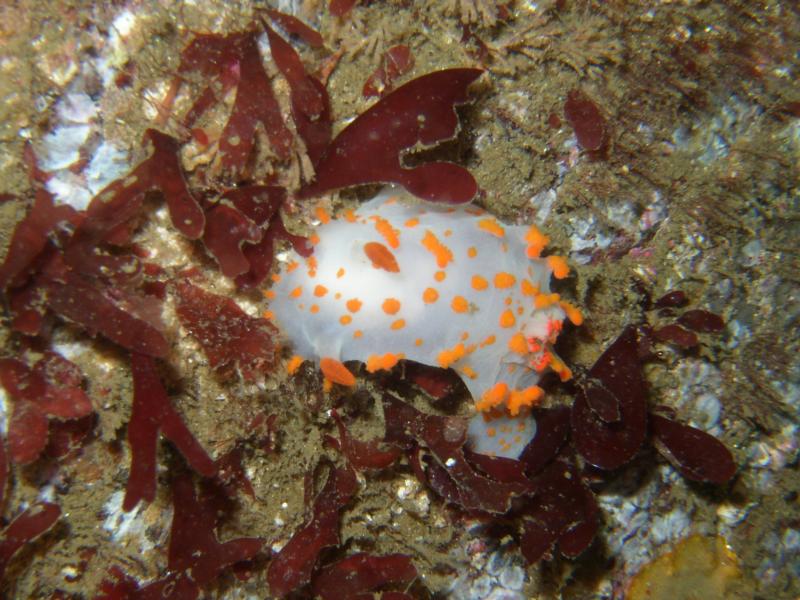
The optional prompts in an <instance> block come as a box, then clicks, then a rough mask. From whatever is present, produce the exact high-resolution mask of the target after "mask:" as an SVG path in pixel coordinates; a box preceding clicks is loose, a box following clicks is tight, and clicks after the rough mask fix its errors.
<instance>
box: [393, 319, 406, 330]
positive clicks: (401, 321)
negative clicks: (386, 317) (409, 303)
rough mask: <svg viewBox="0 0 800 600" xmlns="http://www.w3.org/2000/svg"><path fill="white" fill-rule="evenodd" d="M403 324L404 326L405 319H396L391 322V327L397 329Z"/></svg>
mask: <svg viewBox="0 0 800 600" xmlns="http://www.w3.org/2000/svg"><path fill="white" fill-rule="evenodd" d="M405 326H406V320H405V319H397V320H396V321H393V322H392V325H391V328H392V329H394V330H395V331H397V330H399V329H402V328H403V327H405Z"/></svg>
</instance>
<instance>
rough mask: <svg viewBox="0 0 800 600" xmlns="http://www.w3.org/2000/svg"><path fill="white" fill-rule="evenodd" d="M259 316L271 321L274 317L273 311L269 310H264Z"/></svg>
mask: <svg viewBox="0 0 800 600" xmlns="http://www.w3.org/2000/svg"><path fill="white" fill-rule="evenodd" d="M261 316H262V317H263V318H265V319H267V320H268V321H271V320H272V319H274V318H275V313H274V312H272V311H271V310H265V311H264V312H263V313H261Z"/></svg>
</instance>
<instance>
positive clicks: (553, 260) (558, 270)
mask: <svg viewBox="0 0 800 600" xmlns="http://www.w3.org/2000/svg"><path fill="white" fill-rule="evenodd" d="M547 264H548V265H550V269H552V271H553V277H555V278H556V279H564V277H566V276H567V275H569V265H567V259H565V258H564V257H563V256H548V257H547Z"/></svg>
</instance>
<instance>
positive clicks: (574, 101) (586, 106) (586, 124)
mask: <svg viewBox="0 0 800 600" xmlns="http://www.w3.org/2000/svg"><path fill="white" fill-rule="evenodd" d="M564 116H565V117H566V118H567V121H569V123H570V125H572V128H573V129H574V130H575V137H577V138H578V144H580V146H581V148H583V149H584V150H587V151H589V152H600V151H602V150H603V149H605V147H606V146H607V145H608V125H607V123H606V119H605V117H604V116H603V114H602V113H601V112H600V109H599V108H597V104H595V103H594V102H593V101H592V100H591V98H589V97H588V96H587V95H586V94H584V93H583V92H581V91H580V90H572V91H571V92H570V93H569V94H567V100H566V102H564Z"/></svg>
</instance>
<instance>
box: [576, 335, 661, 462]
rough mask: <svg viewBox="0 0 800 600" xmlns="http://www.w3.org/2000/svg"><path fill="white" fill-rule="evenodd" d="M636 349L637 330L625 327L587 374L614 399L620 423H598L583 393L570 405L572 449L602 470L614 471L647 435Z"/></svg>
mask: <svg viewBox="0 0 800 600" xmlns="http://www.w3.org/2000/svg"><path fill="white" fill-rule="evenodd" d="M637 348H638V340H637V332H636V327H634V326H628V327H626V328H625V330H624V331H623V332H622V334H621V335H620V336H619V337H618V338H617V339H616V340H615V341H614V343H612V344H611V346H609V348H608V349H607V350H606V351H605V352H603V354H602V355H601V356H600V358H599V359H598V360H597V362H596V363H595V364H594V366H593V367H592V368H591V369H590V370H589V373H588V377H589V378H590V379H596V380H597V381H599V382H600V383H601V384H602V388H600V389H604V390H605V391H607V392H609V393H610V394H611V395H613V396H614V397H615V398H616V399H617V402H618V403H619V410H620V419H619V421H616V422H611V423H608V422H604V421H603V420H601V419H600V418H599V417H598V416H597V414H596V413H595V412H594V411H593V410H592V409H591V408H590V405H589V402H588V400H587V398H586V395H585V394H583V393H579V394H577V396H576V398H575V403H574V404H573V405H572V417H571V422H572V435H573V442H574V444H575V447H576V449H577V450H578V452H580V454H581V456H583V458H585V459H586V461H587V462H589V463H590V464H592V465H594V466H596V467H599V468H601V469H606V470H612V469H616V468H618V467H620V466H622V465H623V464H625V463H626V462H628V461H629V460H630V459H631V458H633V456H634V455H635V454H636V452H637V451H638V450H639V448H640V447H641V445H642V442H644V439H645V436H646V434H647V397H646V390H645V385H644V381H643V380H642V374H641V365H640V361H639V356H638V352H637Z"/></svg>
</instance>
